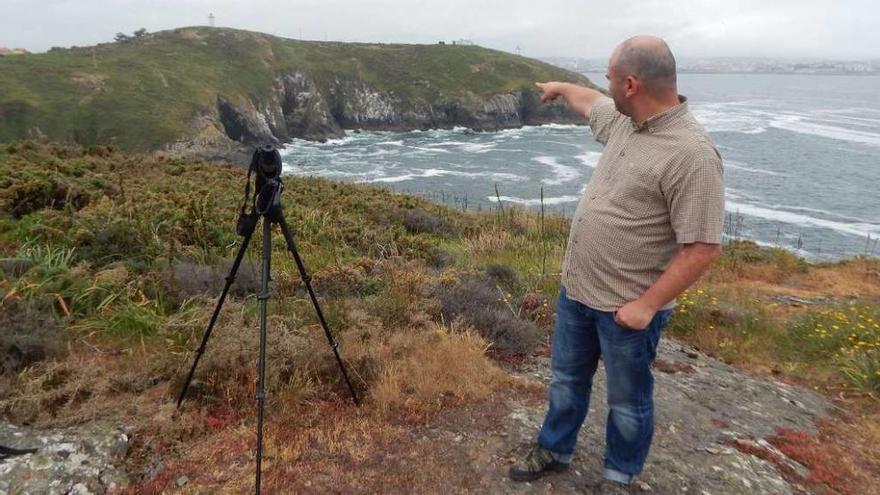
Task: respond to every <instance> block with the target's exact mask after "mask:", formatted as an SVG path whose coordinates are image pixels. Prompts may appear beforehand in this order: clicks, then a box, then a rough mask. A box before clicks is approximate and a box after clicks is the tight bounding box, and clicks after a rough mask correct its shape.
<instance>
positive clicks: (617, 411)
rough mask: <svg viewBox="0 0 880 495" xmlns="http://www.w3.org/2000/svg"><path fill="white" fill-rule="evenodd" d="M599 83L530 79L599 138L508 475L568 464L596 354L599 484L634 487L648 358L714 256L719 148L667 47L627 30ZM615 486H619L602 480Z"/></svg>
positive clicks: (648, 402) (645, 412)
mask: <svg viewBox="0 0 880 495" xmlns="http://www.w3.org/2000/svg"><path fill="white" fill-rule="evenodd" d="M606 78H607V79H608V92H609V93H610V94H611V98H607V97H605V96H604V95H603V94H602V93H600V92H598V91H595V90H592V89H588V88H585V87H581V86H577V85H574V84H569V83H560V82H547V83H537V85H538V87H539V88H540V89H541V90H542V91H543V95H542V98H541V101H542V102H546V101H550V100H553V99H555V98H557V97H560V96H561V97H562V98H564V99H565V101H566V102H567V103H568V105H569V106H571V107H572V108H573V109H575V110H576V111H578V112H580V113H582V114H583V115H585V116H586V117H587V119H589V122H590V127H591V128H592V131H593V135H594V136H595V138H596V140H597V141H599V142H600V143H603V144H604V145H605V150H604V152H603V154H602V158H601V159H600V160H599V164H598V165H597V167H596V170H595V172H594V173H593V176H592V178H591V179H590V182H589V184H588V185H587V188H586V190H585V191H584V193H583V197H582V198H581V200H580V203H579V204H578V207H577V210H576V211H575V214H574V217H573V218H572V226H571V232H570V234H569V240H568V247H567V251H566V254H565V260H564V264H563V273H562V287H561V289H560V294H559V299H558V301H557V306H556V327H555V332H554V336H553V344H552V350H551V357H552V360H551V371H552V379H551V383H550V391H549V392H550V393H549V402H550V404H549V409H548V411H547V415H546V417H545V419H544V424H543V427H542V428H541V432H540V434H539V436H538V439H537V444H536V445H534V447H533V448H532V450H531V451H530V452H529V454H528V455H527V457H526V458H525V459H524V460H523V461H522V462H520V463H518V464H516V465H514V466H513V467H512V468H511V469H510V477H511V478H512V479H514V480H517V481H528V480H534V479H537V478H539V477H541V476H543V475H544V474H546V473H548V472H551V471H561V470H564V469H565V468H567V467H568V464H569V462H570V461H571V457H572V453H573V452H574V446H575V442H576V440H577V434H578V430H579V429H580V427H581V425H582V424H583V422H584V419H585V418H586V414H587V410H588V406H589V400H590V391H591V388H592V379H593V374H594V373H595V371H596V368H597V365H598V362H599V358H600V356H601V358H602V360H603V362H604V366H605V372H606V375H607V382H608V384H607V389H608V397H607V400H608V409H609V412H608V425H607V430H606V438H605V460H604V466H605V468H604V471H603V477H604V481H603V485H605V486H609V487H615V486H619V487H621V488H619V489H620V490H624V489H625V488H623V486H624V485H627V484H630V483H631V482H632V481H633V478H634V477H635V475H637V474H639V473H640V472H641V470H642V466H643V465H644V462H645V458H646V457H647V455H648V449H649V448H650V445H651V439H652V437H653V431H654V403H653V384H654V378H653V375H652V373H651V364H652V362H653V360H654V357H655V355H656V351H657V344H658V341H659V339H660V332H661V330H662V328H663V326H664V325H665V324H666V322H667V321H668V319H669V317H670V313H671V310H672V308H673V307H674V306H675V297H676V296H678V295H679V294H680V293H681V292H682V291H684V290H685V289H686V288H687V287H689V286H690V285H691V284H693V283H694V282H695V281H696V280H697V279H698V278H699V276H700V275H701V274H702V273H703V272H704V271H705V270H706V268H707V267H708V266H709V264H710V263H711V261H712V260H713V259H714V258H715V257H717V256H718V255H719V254H720V252H721V247H720V243H721V230H722V224H723V218H724V187H723V183H722V175H723V172H722V164H721V157H720V155H719V154H718V152H717V150H716V149H715V146H714V144H713V143H712V140H711V139H710V137H709V135H708V134H707V133H706V131H705V129H703V127H702V126H700V124H698V123H697V122H696V120H695V119H694V117H693V115H691V113H690V112H689V111H688V107H687V101H686V98H685V97H683V96H680V95H679V94H678V90H677V87H676V75H675V59H674V58H673V56H672V53H671V51H670V50H669V47H668V46H667V45H666V43H665V42H664V41H663V40H661V39H659V38H655V37H651V36H637V37H634V38H630V39H628V40H626V41H624V42H623V43H621V44H620V45H619V46H618V47H617V48H615V50H614V52H613V53H612V55H611V59H610V61H609V64H608V72H607V75H606ZM612 490H617V488H612Z"/></svg>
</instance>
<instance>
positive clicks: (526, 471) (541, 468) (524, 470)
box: [510, 445, 568, 481]
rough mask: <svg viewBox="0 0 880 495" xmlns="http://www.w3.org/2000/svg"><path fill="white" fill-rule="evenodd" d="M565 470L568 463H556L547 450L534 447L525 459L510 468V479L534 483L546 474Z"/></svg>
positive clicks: (537, 446)
mask: <svg viewBox="0 0 880 495" xmlns="http://www.w3.org/2000/svg"><path fill="white" fill-rule="evenodd" d="M566 469H568V463H565V462H559V461H557V460H556V459H554V458H553V454H552V453H550V451H549V450H547V449H545V448H544V447H541V446H540V445H535V446H534V447H532V450H530V451H529V455H527V456H526V457H525V459H523V460H522V461H520V462H518V463H516V464H514V465H513V466H510V479H512V480H513V481H534V480H536V479H538V478H540V477H541V476H544V475H545V474H547V473H551V472H560V471H565V470H566Z"/></svg>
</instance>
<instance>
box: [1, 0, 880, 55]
mask: <svg viewBox="0 0 880 495" xmlns="http://www.w3.org/2000/svg"><path fill="white" fill-rule="evenodd" d="M552 5H553V7H554V9H552V10H551V9H548V8H541V7H538V4H536V3H535V2H533V1H524V0H506V1H503V2H502V1H483V2H480V1H473V0H467V1H465V0H447V1H446V2H442V3H438V2H426V1H403V0H364V1H354V0H350V1H339V0H323V1H318V0H307V1H300V2H280V1H277V0H253V1H251V2H247V3H244V2H236V1H233V0H218V1H207V0H154V1H151V2H143V1H136V0H101V1H98V0H73V1H71V0H44V1H42V2H34V1H33V0H27V1H25V0H0V12H3V16H2V17H0V46H4V47H8V48H24V49H27V50H29V51H32V52H42V51H46V50H48V49H49V48H50V47H53V46H62V47H66V46H72V45H78V46H84V45H93V44H97V43H102V42H108V41H111V40H113V37H114V35H115V34H116V33H117V32H124V33H128V34H130V33H131V32H133V31H135V30H136V29H139V28H146V29H147V30H148V31H150V32H155V31H161V30H166V29H173V28H177V27H184V26H193V25H208V24H209V22H214V23H215V24H216V25H217V26H218V27H233V28H239V29H247V30H252V31H260V32H265V33H268V34H274V35H277V36H282V37H286V38H304V39H312V40H324V39H328V40H334V41H360V42H386V43H436V42H437V41H440V40H445V41H451V40H458V39H468V40H472V41H473V42H474V43H476V44H479V45H481V46H485V47H489V48H495V49H500V50H504V51H508V52H511V53H517V52H518V50H517V48H518V47H519V53H521V54H522V55H525V56H529V57H536V58H538V57H551V56H560V57H583V58H601V57H607V56H608V54H609V53H610V52H611V50H612V49H613V47H614V46H615V45H616V44H617V43H618V42H620V41H621V40H623V39H625V38H627V37H629V36H632V35H635V34H641V33H649V34H655V35H658V36H661V37H664V38H665V39H666V40H667V41H668V42H669V44H670V46H671V47H672V49H673V52H674V53H675V54H676V56H678V57H710V56H711V57H769V58H800V57H805V58H816V59H835V60H867V59H878V58H880V29H877V26H878V25H880V5H878V4H877V3H876V2H874V1H872V0H842V1H840V2H836V3H831V2H827V1H823V2H820V1H817V0H801V1H796V0H777V1H774V2H767V1H765V0H736V1H729V0H679V1H678V2H676V4H675V8H670V4H669V2H667V1H661V0H633V1H631V2H627V3H625V4H619V3H614V4H612V3H610V2H603V3H596V4H594V5H585V2H583V1H577V0H561V1H558V2H554V3H553V4H552ZM211 14H213V16H214V20H213V21H209V17H208V16H209V15H211Z"/></svg>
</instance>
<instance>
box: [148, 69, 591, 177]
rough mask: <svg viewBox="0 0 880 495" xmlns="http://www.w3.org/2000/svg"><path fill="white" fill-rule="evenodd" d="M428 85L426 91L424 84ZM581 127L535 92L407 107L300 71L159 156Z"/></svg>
mask: <svg viewBox="0 0 880 495" xmlns="http://www.w3.org/2000/svg"><path fill="white" fill-rule="evenodd" d="M426 84H429V83H428V82H427V81H426ZM550 123H556V124H579V125H584V124H586V121H585V119H584V118H583V116H581V115H579V114H577V113H575V112H573V111H572V110H570V109H569V108H568V107H567V106H566V105H565V104H564V103H562V102H558V101H556V102H552V103H548V104H541V103H540V97H539V95H538V93H537V92H536V91H512V92H509V93H503V94H495V95H492V96H491V97H489V98H486V99H481V98H478V97H473V98H471V99H470V100H469V101H461V100H458V99H449V100H442V101H421V100H419V101H412V100H407V99H404V98H402V97H398V96H397V95H395V94H394V93H393V92H383V91H379V90H377V89H375V88H373V87H371V86H370V85H369V84H367V83H366V82H365V81H351V80H341V79H335V80H334V81H332V82H331V83H330V84H329V85H327V86H326V87H325V88H323V89H322V88H321V87H320V86H319V85H318V84H317V83H316V82H315V80H314V79H313V78H312V77H310V76H309V75H308V74H306V73H305V72H302V71H294V72H288V73H283V74H279V75H278V76H277V77H276V78H275V79H274V81H273V84H272V89H271V91H270V92H269V95H268V97H267V98H263V99H257V98H251V99H248V100H240V99H239V100H230V99H227V98H225V97H224V96H222V95H218V96H217V101H216V106H215V107H214V108H212V109H208V110H205V111H203V112H201V113H200V114H198V115H196V116H194V117H193V118H192V120H191V122H190V127H191V128H193V130H194V132H193V136H194V137H191V138H184V139H181V140H178V141H175V142H174V143H171V144H169V145H168V146H166V149H165V150H163V152H167V153H170V154H172V155H174V156H185V157H186V156H192V157H198V158H202V159H207V160H211V161H216V160H221V161H242V160H245V159H246V158H247V156H248V155H249V153H248V151H249V149H250V148H251V147H252V146H254V145H256V144H262V143H273V144H275V145H283V144H284V143H286V142H290V141H291V140H292V139H294V138H298V139H306V140H310V141H319V142H325V141H327V140H329V139H339V138H342V137H344V136H345V135H346V131H355V132H357V131H394V132H407V131H413V130H428V129H452V128H454V127H466V128H469V129H472V130H475V131H478V132H482V131H498V130H502V129H511V128H519V127H523V126H529V125H542V124H550Z"/></svg>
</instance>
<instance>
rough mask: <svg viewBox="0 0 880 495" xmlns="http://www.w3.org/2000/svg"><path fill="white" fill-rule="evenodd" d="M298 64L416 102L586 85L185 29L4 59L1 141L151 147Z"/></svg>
mask: <svg viewBox="0 0 880 495" xmlns="http://www.w3.org/2000/svg"><path fill="white" fill-rule="evenodd" d="M297 70H298V71H304V72H306V73H308V74H309V75H310V76H311V77H312V78H313V79H314V80H315V83H316V84H317V85H318V88H319V90H320V91H322V93H324V94H329V93H330V92H329V91H328V88H329V87H330V84H331V83H334V82H337V81H342V82H345V81H352V82H353V81H358V80H362V81H366V82H367V83H368V84H370V85H371V86H372V87H373V88H375V89H377V90H379V91H382V92H385V93H387V94H393V95H395V96H397V97H399V98H401V99H402V100H403V101H404V102H409V103H411V104H416V103H419V102H444V101H451V100H457V101H461V102H469V101H473V100H475V99H478V98H486V97H488V96H491V95H493V94H497V93H504V92H508V91H513V90H522V89H532V85H533V83H534V81H538V80H548V79H558V80H567V81H579V82H583V83H586V79H585V78H583V77H582V76H579V75H577V74H574V73H571V72H568V71H565V70H563V69H559V68H556V67H553V66H550V65H548V64H545V63H542V62H538V61H536V60H532V59H527V58H523V57H518V56H514V55H511V54H507V53H503V52H499V51H495V50H489V49H486V48H481V47H477V46H461V45H391V44H362V43H335V42H315V41H297V40H290V39H284V38H278V37H274V36H270V35H266V34H261V33H255V32H249V31H240V30H233V29H221V28H207V27H192V28H181V29H175V30H172V31H163V32H159V33H154V34H149V35H143V36H140V37H138V38H134V39H131V40H128V41H125V42H118V43H104V44H100V45H97V46H94V47H78V48H70V49H53V50H50V51H49V52H48V53H43V54H32V55H24V56H16V57H3V58H0V142H3V141H9V140H15V139H23V138H25V137H28V133H29V131H30V130H31V129H32V128H34V127H38V128H39V129H40V131H41V132H43V133H44V134H45V135H47V136H49V137H50V138H52V139H54V140H60V141H67V142H75V143H79V144H84V145H89V144H96V143H100V144H112V145H114V146H117V147H120V148H122V149H126V150H139V151H145V150H153V149H157V148H160V147H161V146H163V145H165V144H167V143H170V142H173V141H175V140H176V139H180V138H182V137H192V134H193V131H192V129H191V128H190V125H191V121H192V119H193V118H194V117H196V116H197V115H198V114H200V113H202V112H205V111H208V110H210V109H214V108H215V107H216V105H217V97H218V96H222V97H224V98H226V99H227V100H229V101H231V102H233V103H239V104H240V103H244V102H246V101H255V102H256V101H266V98H267V97H268V95H269V92H270V91H271V89H272V82H273V80H274V79H275V77H276V76H277V75H279V74H281V73H285V72H290V71H297ZM330 103H331V107H332V106H333V105H334V104H339V103H338V102H330Z"/></svg>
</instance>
